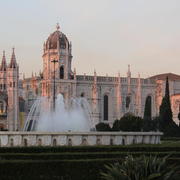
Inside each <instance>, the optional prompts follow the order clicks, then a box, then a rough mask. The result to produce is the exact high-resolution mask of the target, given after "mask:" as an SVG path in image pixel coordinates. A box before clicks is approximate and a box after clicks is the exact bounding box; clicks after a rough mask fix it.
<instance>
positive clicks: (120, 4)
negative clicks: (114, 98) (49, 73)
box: [0, 0, 180, 78]
mask: <svg viewBox="0 0 180 180" xmlns="http://www.w3.org/2000/svg"><path fill="white" fill-rule="evenodd" d="M179 17H180V0H0V58H2V52H3V50H5V51H6V58H7V61H9V60H10V56H11V53H12V47H15V52H16V58H17V61H18V63H19V66H20V76H22V73H25V74H26V77H28V76H31V74H32V72H34V73H35V72H36V73H38V72H39V71H40V70H42V50H43V43H44V41H46V39H47V38H48V36H49V35H50V33H52V32H54V31H55V30H56V24H57V23H59V24H60V28H61V31H62V32H63V33H64V34H66V35H67V37H68V39H69V41H71V42H72V54H73V61H72V69H74V68H76V71H77V74H84V73H86V74H89V75H91V74H93V72H94V70H96V72H97V75H106V74H108V75H109V76H117V73H118V72H120V73H121V76H126V72H127V67H128V64H130V65H131V71H132V76H134V77H137V76H138V73H140V74H141V76H142V77H145V78H146V77H149V76H152V75H155V74H160V73H166V72H172V73H176V74H180V23H179Z"/></svg>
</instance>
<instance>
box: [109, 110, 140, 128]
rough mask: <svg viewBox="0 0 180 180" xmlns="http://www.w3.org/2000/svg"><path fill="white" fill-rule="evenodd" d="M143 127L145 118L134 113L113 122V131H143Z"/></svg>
mask: <svg viewBox="0 0 180 180" xmlns="http://www.w3.org/2000/svg"><path fill="white" fill-rule="evenodd" d="M142 129H143V119H142V118H141V117H137V116H134V115H132V114H126V115H124V116H123V117H122V118H121V119H120V120H116V121H115V122H114V123H113V127H112V130H113V131H141V130H142Z"/></svg>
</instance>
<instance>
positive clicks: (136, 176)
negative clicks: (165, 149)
mask: <svg viewBox="0 0 180 180" xmlns="http://www.w3.org/2000/svg"><path fill="white" fill-rule="evenodd" d="M167 158H168V156H166V157H164V158H157V157H156V156H154V157H153V156H149V157H146V156H140V157H136V158H134V157H133V156H132V155H129V156H127V157H126V158H125V159H124V161H122V162H121V163H116V164H112V165H106V166H105V167H106V172H101V175H102V178H103V179H105V180H118V179H122V180H160V179H166V180H175V176H177V170H178V169H179V168H178V167H175V166H172V165H171V166H168V165H167V162H166V161H167Z"/></svg>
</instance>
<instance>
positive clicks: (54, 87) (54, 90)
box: [51, 59, 58, 111]
mask: <svg viewBox="0 0 180 180" xmlns="http://www.w3.org/2000/svg"><path fill="white" fill-rule="evenodd" d="M51 62H52V63H54V77H53V78H54V82H53V111H55V106H56V105H55V101H56V85H55V72H56V71H55V64H56V63H57V62H58V60H55V59H53V60H51Z"/></svg>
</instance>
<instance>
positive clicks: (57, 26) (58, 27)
mask: <svg viewBox="0 0 180 180" xmlns="http://www.w3.org/2000/svg"><path fill="white" fill-rule="evenodd" d="M56 29H57V31H59V30H60V26H59V23H57V25H56Z"/></svg>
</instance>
